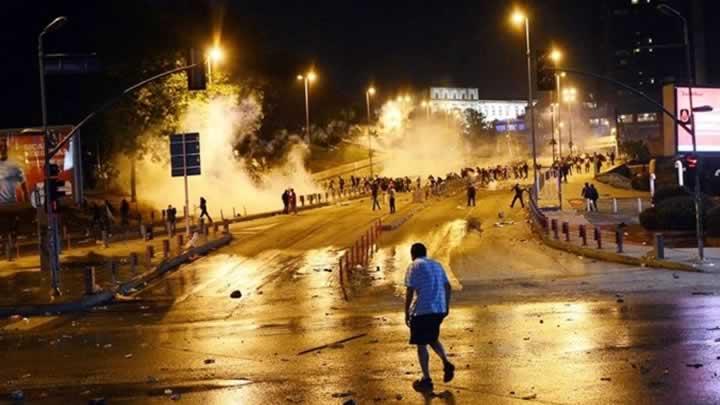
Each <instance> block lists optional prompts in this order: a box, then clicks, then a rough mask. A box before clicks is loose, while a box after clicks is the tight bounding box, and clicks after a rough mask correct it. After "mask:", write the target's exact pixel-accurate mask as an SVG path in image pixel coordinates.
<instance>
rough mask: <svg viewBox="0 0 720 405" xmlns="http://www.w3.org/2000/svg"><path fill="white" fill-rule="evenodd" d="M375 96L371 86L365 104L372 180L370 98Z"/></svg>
mask: <svg viewBox="0 0 720 405" xmlns="http://www.w3.org/2000/svg"><path fill="white" fill-rule="evenodd" d="M374 95H375V87H373V86H370V87H369V88H368V89H367V90H366V91H365V102H366V103H367V133H368V163H369V164H370V178H372V177H373V163H372V136H371V135H370V123H371V122H372V116H371V113H370V97H372V96H374Z"/></svg>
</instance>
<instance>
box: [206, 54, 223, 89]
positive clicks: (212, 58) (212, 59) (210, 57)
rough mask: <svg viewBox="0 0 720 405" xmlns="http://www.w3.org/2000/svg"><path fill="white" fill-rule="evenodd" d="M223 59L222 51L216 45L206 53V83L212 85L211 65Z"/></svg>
mask: <svg viewBox="0 0 720 405" xmlns="http://www.w3.org/2000/svg"><path fill="white" fill-rule="evenodd" d="M224 57H225V55H224V53H223V51H222V49H220V47H218V46H217V45H215V46H213V47H212V48H210V50H209V51H208V53H207V65H208V82H209V83H212V68H213V64H218V63H219V62H221V61H222V60H223V58H224Z"/></svg>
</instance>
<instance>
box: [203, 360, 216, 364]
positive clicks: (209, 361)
mask: <svg viewBox="0 0 720 405" xmlns="http://www.w3.org/2000/svg"><path fill="white" fill-rule="evenodd" d="M204 363H205V364H214V363H215V359H205V361H204Z"/></svg>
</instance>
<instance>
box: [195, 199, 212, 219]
mask: <svg viewBox="0 0 720 405" xmlns="http://www.w3.org/2000/svg"><path fill="white" fill-rule="evenodd" d="M203 216H206V217H207V219H208V221H210V223H212V221H213V220H212V218H210V214H208V212H207V200H206V199H205V197H200V216H199V217H198V219H202V218H203Z"/></svg>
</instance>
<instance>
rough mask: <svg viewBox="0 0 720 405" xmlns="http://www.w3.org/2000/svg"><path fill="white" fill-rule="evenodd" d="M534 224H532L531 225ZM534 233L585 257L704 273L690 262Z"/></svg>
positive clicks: (554, 244) (535, 231)
mask: <svg viewBox="0 0 720 405" xmlns="http://www.w3.org/2000/svg"><path fill="white" fill-rule="evenodd" d="M531 226H532V225H531ZM533 230H534V233H535V234H536V235H537V236H538V237H539V238H540V239H541V240H542V241H543V243H544V244H545V245H547V246H549V247H551V248H553V249H558V250H564V251H566V252H569V253H573V254H577V255H580V256H585V257H592V258H593V259H598V260H602V261H606V262H613V263H620V264H628V265H631V266H646V267H656V268H661V269H666V270H676V271H687V272H693V273H703V270H702V269H700V268H697V267H693V266H691V265H689V264H684V263H678V262H673V261H671V260H663V259H655V258H651V257H647V256H645V257H633V256H627V255H623V254H620V253H615V252H611V251H603V250H598V249H594V248H590V247H582V246H576V245H572V244H568V243H565V242H562V241H559V240H554V239H551V238H550V237H548V236H547V235H542V234H539V233H538V232H537V230H535V229H534V227H533Z"/></svg>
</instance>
